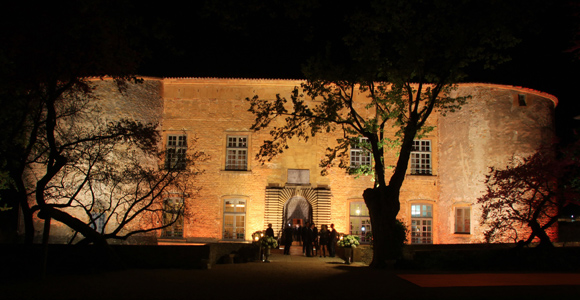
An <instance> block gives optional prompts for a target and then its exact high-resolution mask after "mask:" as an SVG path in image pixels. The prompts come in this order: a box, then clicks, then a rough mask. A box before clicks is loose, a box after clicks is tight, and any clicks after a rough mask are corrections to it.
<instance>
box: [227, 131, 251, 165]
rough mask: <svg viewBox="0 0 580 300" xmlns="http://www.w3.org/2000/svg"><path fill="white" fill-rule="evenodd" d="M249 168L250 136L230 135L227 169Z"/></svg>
mask: <svg viewBox="0 0 580 300" xmlns="http://www.w3.org/2000/svg"><path fill="white" fill-rule="evenodd" d="M247 169H248V137H247V136H228V142H227V149H226V170H247Z"/></svg>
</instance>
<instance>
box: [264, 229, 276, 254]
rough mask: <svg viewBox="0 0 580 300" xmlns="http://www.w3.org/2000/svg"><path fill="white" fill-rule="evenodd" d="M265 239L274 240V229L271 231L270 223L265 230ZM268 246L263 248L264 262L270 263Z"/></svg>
mask: <svg viewBox="0 0 580 300" xmlns="http://www.w3.org/2000/svg"><path fill="white" fill-rule="evenodd" d="M264 237H265V238H268V237H271V238H274V229H272V223H270V224H268V229H266V233H265V236H264ZM269 258H270V246H266V247H265V248H264V262H270V259H269Z"/></svg>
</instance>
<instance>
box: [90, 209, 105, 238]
mask: <svg viewBox="0 0 580 300" xmlns="http://www.w3.org/2000/svg"><path fill="white" fill-rule="evenodd" d="M91 219H92V220H91V224H90V226H91V228H92V229H94V230H96V231H97V232H98V233H104V232H105V221H106V219H107V216H106V213H105V212H97V211H91Z"/></svg>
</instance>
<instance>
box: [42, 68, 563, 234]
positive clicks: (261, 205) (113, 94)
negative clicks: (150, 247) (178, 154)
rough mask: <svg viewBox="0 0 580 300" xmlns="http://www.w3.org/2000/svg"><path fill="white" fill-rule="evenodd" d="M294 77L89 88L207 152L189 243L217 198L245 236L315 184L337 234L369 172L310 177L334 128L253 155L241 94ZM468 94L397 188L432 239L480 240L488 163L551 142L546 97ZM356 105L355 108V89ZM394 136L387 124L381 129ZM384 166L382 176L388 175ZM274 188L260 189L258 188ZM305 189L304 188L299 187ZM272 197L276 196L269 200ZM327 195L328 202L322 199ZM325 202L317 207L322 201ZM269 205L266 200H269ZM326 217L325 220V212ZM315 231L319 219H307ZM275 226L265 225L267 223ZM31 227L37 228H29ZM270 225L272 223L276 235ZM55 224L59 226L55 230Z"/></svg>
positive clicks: (255, 143) (478, 89)
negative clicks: (240, 148)
mask: <svg viewBox="0 0 580 300" xmlns="http://www.w3.org/2000/svg"><path fill="white" fill-rule="evenodd" d="M301 83H302V81H296V80H266V79H215V78H165V79H156V78H146V80H145V82H144V83H143V84H141V85H130V86H129V89H128V90H127V93H125V94H121V93H119V91H118V90H116V88H115V87H114V85H113V84H112V83H111V82H107V81H104V82H103V81H96V82H95V84H97V85H98V89H97V90H96V93H97V95H98V96H99V97H100V98H102V99H105V100H103V101H104V103H105V104H106V105H107V107H108V110H107V114H111V118H119V117H130V118H134V119H139V120H143V121H146V122H159V123H160V127H161V130H162V143H161V145H160V147H165V145H166V143H167V135H169V134H186V135H187V138H188V145H190V146H193V147H194V148H195V149H196V150H198V151H203V152H204V153H205V154H207V155H208V156H209V159H208V160H207V161H206V162H204V163H203V164H202V165H201V166H200V167H201V168H202V169H203V170H204V171H205V173H204V174H202V175H201V176H198V177H196V182H194V184H195V185H196V186H199V187H201V188H202V189H201V191H200V193H199V195H198V196H197V197H195V198H186V205H187V210H188V212H189V213H190V214H191V217H189V218H188V219H186V220H185V225H184V239H186V240H188V241H191V242H204V241H218V240H221V239H222V235H223V230H224V201H226V200H228V199H242V200H245V201H246V203H247V205H246V215H245V216H246V219H245V239H246V240H249V239H250V236H251V234H252V233H253V232H255V231H258V230H264V229H265V228H266V223H267V222H273V221H272V220H274V222H273V223H274V224H275V225H276V226H281V221H278V222H275V221H276V218H279V220H281V219H282V215H278V214H280V212H279V210H277V211H276V212H273V210H272V207H273V205H278V207H279V206H281V205H282V206H283V204H284V201H287V200H288V198H289V197H290V196H291V195H290V196H289V194H288V193H293V192H295V191H293V190H291V189H293V188H298V189H302V190H301V191H298V192H296V193H298V194H300V193H302V194H300V195H305V198H308V199H309V201H318V200H317V199H314V198H316V197H319V195H318V194H317V195H316V196H313V195H314V194H315V193H314V192H313V191H314V190H316V191H317V192H316V193H318V191H322V192H321V194H320V195H322V196H320V197H321V200H320V202H321V203H322V205H321V207H322V206H324V207H323V208H320V217H319V219H320V220H324V222H328V223H334V224H335V227H336V229H337V230H338V231H339V232H345V233H348V232H349V227H350V223H349V222H350V221H349V205H350V203H351V202H353V201H363V199H362V193H363V191H364V190H365V189H366V188H371V187H372V186H373V182H372V181H371V178H369V177H360V178H356V177H355V176H353V175H348V174H346V173H345V170H342V169H339V168H331V169H330V170H329V172H328V176H321V175H320V171H321V169H320V167H319V163H320V160H321V159H322V158H323V157H324V154H325V149H326V148H327V147H332V146H333V145H334V144H335V142H336V138H337V137H340V136H341V132H340V130H339V131H337V132H334V133H328V134H318V135H316V137H314V138H311V139H310V140H309V141H308V142H304V141H298V140H292V141H290V145H289V146H290V147H289V149H287V150H286V151H285V153H283V154H282V155H280V156H278V157H276V158H274V159H273V160H272V161H269V162H266V163H265V164H263V165H262V164H260V163H259V162H258V161H257V160H256V159H255V155H256V154H257V153H258V150H259V147H260V145H261V144H262V143H263V141H264V140H266V139H268V138H269V133H268V130H264V131H259V132H253V131H252V130H250V126H251V125H252V123H253V121H254V116H253V115H252V114H251V113H250V112H248V108H249V103H248V101H246V98H247V97H252V96H254V95H259V96H260V98H263V99H272V98H274V97H275V96H276V95H277V94H280V95H281V96H283V97H286V98H288V99H289V98H290V93H291V91H292V89H293V88H294V87H295V86H299V85H300V84H301ZM454 93H456V94H457V95H471V96H472V98H471V99H470V100H469V103H468V104H466V105H465V106H464V107H463V108H462V109H461V110H460V111H458V112H455V113H450V114H448V115H447V116H440V115H438V113H433V115H432V116H431V117H430V119H429V121H428V122H429V123H428V125H431V126H435V129H434V130H433V131H432V132H430V133H428V134H427V136H425V137H424V139H428V140H430V141H431V146H432V153H431V154H432V169H433V172H432V175H428V176H425V175H422V176H419V175H410V174H408V175H407V177H406V179H405V182H404V184H403V187H402V189H401V194H400V201H401V211H400V213H399V219H401V220H402V221H403V222H404V223H405V224H407V226H410V224H411V206H412V205H413V204H419V203H421V204H430V205H432V206H433V216H432V220H433V228H432V231H433V242H434V243H474V242H481V241H482V239H483V236H482V228H480V226H479V216H480V214H481V213H480V211H479V208H478V207H477V205H476V204H475V203H476V199H477V197H478V196H479V195H480V194H481V192H482V191H483V179H484V176H485V174H486V172H487V170H488V167H490V166H503V165H505V164H506V163H507V161H508V160H509V159H510V158H512V157H514V156H516V157H525V156H527V155H529V154H531V153H533V151H534V150H535V149H536V148H537V147H538V146H539V145H540V144H542V143H544V142H551V141H552V138H553V136H554V133H553V113H554V106H555V102H556V99H555V98H554V97H553V96H551V95H547V94H544V93H541V92H537V91H533V90H529V89H524V88H518V87H512V86H500V85H490V84H462V85H460V86H459V89H458V90H457V91H456V92H454ZM520 94H522V95H525V97H526V106H520V105H519V102H518V95H520ZM357 102H358V105H360V106H364V105H365V103H364V102H365V99H364V97H363V96H362V95H359V96H358V98H357ZM391 130H392V132H391V134H394V131H395V129H391ZM229 135H235V136H247V137H248V165H247V170H245V171H230V170H226V168H225V166H226V142H227V137H228V136H229ZM396 155H397V154H396V151H392V152H388V153H386V154H385V160H386V164H387V165H394V164H395V162H396V157H397V156H396ZM294 169H296V170H309V174H308V175H309V182H308V183H307V184H304V185H298V186H296V185H292V184H289V183H288V170H294ZM390 172H391V170H387V174H386V176H387V177H389V176H390V175H391V173H390ZM276 189H279V190H280V191H279V193H278V192H277V193H278V194H276V195H275V196H273V194H270V195H268V196H267V194H266V192H267V191H270V192H272V191H275V190H276ZM305 193H306V194H305ZM272 197H277V198H272ZM328 199H330V200H329V201H328ZM328 202H329V203H330V206H329V207H328V206H325V205H326V204H325V203H328ZM272 203H274V204H272ZM465 206H469V207H471V226H470V234H457V233H455V209H456V208H457V207H465ZM328 214H329V217H328ZM317 225H318V227H319V228H320V225H321V224H317ZM276 226H275V227H276ZM39 228H41V227H39ZM279 229H280V228H275V231H276V235H277V234H278V230H279ZM59 230H60V231H62V230H64V231H66V229H65V228H60V229H59Z"/></svg>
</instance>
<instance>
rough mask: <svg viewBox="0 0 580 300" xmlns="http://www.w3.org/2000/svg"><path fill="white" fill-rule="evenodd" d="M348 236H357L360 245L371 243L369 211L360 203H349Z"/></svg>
mask: <svg viewBox="0 0 580 300" xmlns="http://www.w3.org/2000/svg"><path fill="white" fill-rule="evenodd" d="M350 235H356V236H358V237H359V239H360V241H361V243H370V242H371V238H372V230H371V218H370V216H369V209H368V208H367V206H366V204H365V203H364V202H362V201H360V202H351V203H350Z"/></svg>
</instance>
